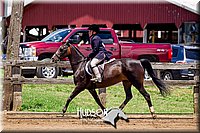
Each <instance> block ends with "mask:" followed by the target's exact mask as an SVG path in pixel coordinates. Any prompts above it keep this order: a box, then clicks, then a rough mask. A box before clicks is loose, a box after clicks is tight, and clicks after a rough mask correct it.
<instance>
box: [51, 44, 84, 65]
mask: <svg viewBox="0 0 200 133" xmlns="http://www.w3.org/2000/svg"><path fill="white" fill-rule="evenodd" d="M64 45H66V44H64ZM63 47H64V46H63ZM71 48H73V49H74V50H76V51H78V53H80V54H81V55H82V56H83V57H84V59H83V60H79V61H76V62H71V65H78V64H79V63H81V62H84V61H87V58H86V57H85V56H84V55H83V54H82V53H81V52H80V51H79V50H77V48H75V46H73V45H69V46H68V48H67V56H68V55H70V54H71ZM60 53H61V52H60ZM64 53H65V52H64ZM64 53H63V54H64ZM60 55H61V54H57V52H56V53H55V56H56V57H57V58H58V59H61V56H60Z"/></svg>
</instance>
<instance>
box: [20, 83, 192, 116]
mask: <svg viewBox="0 0 200 133" xmlns="http://www.w3.org/2000/svg"><path fill="white" fill-rule="evenodd" d="M74 87H75V86H74V85H63V84H57V85H54V84H51V85H49V84H43V85H35V84H29V85H27V84H25V85H23V90H22V98H23V104H22V108H21V110H22V111H37V112H60V111H61V110H62V108H63V106H64V105H65V102H66V100H67V98H68V96H69V95H70V93H71V92H72V91H73V89H74ZM145 88H146V90H147V92H148V93H149V94H150V95H151V99H152V103H153V105H154V108H155V111H156V112H157V113H192V112H193V93H192V92H193V91H192V87H191V86H188V87H185V88H173V91H172V92H171V95H170V96H167V97H163V96H161V94H160V93H159V90H158V89H157V88H156V87H155V86H146V87H145ZM132 93H133V99H131V101H130V102H129V103H128V104H127V106H126V107H125V108H124V111H125V112H126V113H148V112H149V110H148V105H147V103H146V101H145V99H144V98H143V96H142V95H141V94H140V93H139V92H138V91H137V90H136V89H135V88H134V87H132ZM106 94H107V96H106V102H107V103H106V106H107V108H110V107H118V106H119V105H120V104H121V103H122V102H123V100H124V99H125V94H124V90H123V87H122V86H121V85H119V86H112V87H108V88H107V92H106ZM78 108H82V109H98V105H97V104H96V102H95V101H94V99H93V98H92V96H91V95H90V93H89V92H88V91H87V90H85V91H83V92H81V93H80V94H79V95H78V96H77V97H76V98H75V99H73V101H72V102H71V103H70V104H69V107H68V112H76V111H77V109H78Z"/></svg>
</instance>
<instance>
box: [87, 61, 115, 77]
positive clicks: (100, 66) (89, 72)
mask: <svg viewBox="0 0 200 133" xmlns="http://www.w3.org/2000/svg"><path fill="white" fill-rule="evenodd" d="M113 61H115V58H112V59H110V60H109V61H106V62H104V63H103V64H100V65H98V66H97V67H98V69H99V71H100V73H101V74H102V73H103V71H104V66H105V65H106V64H108V63H111V62H113ZM90 62H91V60H90V61H88V62H87V63H86V65H85V70H86V72H87V73H88V74H89V75H91V76H93V73H92V68H91V66H90Z"/></svg>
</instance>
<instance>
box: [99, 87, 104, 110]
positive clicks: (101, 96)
mask: <svg viewBox="0 0 200 133" xmlns="http://www.w3.org/2000/svg"><path fill="white" fill-rule="evenodd" d="M99 98H100V100H101V103H102V104H103V105H104V107H106V88H99Z"/></svg>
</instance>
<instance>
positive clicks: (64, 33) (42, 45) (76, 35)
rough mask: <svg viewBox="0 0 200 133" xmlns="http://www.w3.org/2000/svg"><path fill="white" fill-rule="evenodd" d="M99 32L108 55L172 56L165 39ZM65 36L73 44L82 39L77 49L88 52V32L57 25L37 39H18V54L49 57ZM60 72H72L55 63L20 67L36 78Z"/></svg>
mask: <svg viewBox="0 0 200 133" xmlns="http://www.w3.org/2000/svg"><path fill="white" fill-rule="evenodd" d="M82 35H84V36H82ZM99 36H100V37H101V39H102V41H103V43H104V44H105V47H106V49H107V50H109V51H110V52H112V53H113V56H112V58H116V59H120V58H132V59H149V60H150V61H152V62H170V61H171V58H172V48H171V45H170V44H167V43H166V44H150V43H131V42H126V41H119V40H118V37H117V35H116V33H115V31H114V30H113V29H111V28H100V33H99ZM83 37H85V38H83ZM69 39H70V40H71V42H73V45H75V46H77V45H78V44H79V43H80V42H81V41H82V40H84V42H85V43H83V44H82V45H81V46H78V48H79V50H80V51H81V52H82V53H83V54H84V55H85V56H87V55H88V54H89V53H90V52H91V50H92V48H91V45H90V44H88V42H89V35H88V30H87V28H75V29H59V30H57V31H55V32H53V33H51V34H49V35H48V36H46V37H45V38H44V39H42V40H41V41H37V42H25V43H21V44H20V48H21V49H20V57H21V59H24V60H49V59H50V58H51V57H52V56H53V54H54V53H55V52H56V50H57V49H58V48H59V46H60V45H62V42H65V41H66V40H69ZM65 60H66V59H65ZM60 72H61V73H64V74H65V73H67V74H69V72H71V73H73V71H72V70H67V69H62V71H61V70H60V69H58V68H55V67H38V68H35V67H31V68H30V67H29V68H23V70H22V75H23V76H25V77H33V76H35V75H37V77H40V78H54V77H57V76H58V75H59V74H60Z"/></svg>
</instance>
